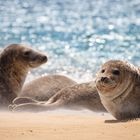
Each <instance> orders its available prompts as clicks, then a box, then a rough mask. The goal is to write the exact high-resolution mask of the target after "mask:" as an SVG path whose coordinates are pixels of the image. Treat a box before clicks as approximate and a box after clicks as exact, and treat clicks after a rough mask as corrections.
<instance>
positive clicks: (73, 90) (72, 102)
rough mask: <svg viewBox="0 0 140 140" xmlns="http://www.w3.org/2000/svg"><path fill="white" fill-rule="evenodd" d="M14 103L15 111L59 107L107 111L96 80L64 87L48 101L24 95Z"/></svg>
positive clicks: (43, 109) (37, 110)
mask: <svg viewBox="0 0 140 140" xmlns="http://www.w3.org/2000/svg"><path fill="white" fill-rule="evenodd" d="M29 102H30V103H29ZM14 103H15V104H14V105H13V106H12V109H11V110H13V111H29V112H40V111H47V110H54V109H58V108H66V109H76V110H77V109H78V110H79V109H83V108H85V109H89V110H92V111H100V112H101V111H102V112H106V110H105V108H104V106H103V105H102V103H101V101H100V97H99V95H98V93H97V90H96V88H95V82H94V81H92V82H88V83H82V84H75V85H72V86H69V87H66V88H63V89H62V90H60V91H58V92H57V93H56V94H55V95H53V96H52V97H51V98H50V99H49V100H48V101H47V102H38V101H36V100H33V99H31V98H24V97H22V98H17V99H16V100H15V101H14ZM19 103H21V104H19Z"/></svg>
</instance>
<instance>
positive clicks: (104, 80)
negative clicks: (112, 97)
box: [100, 76, 109, 83]
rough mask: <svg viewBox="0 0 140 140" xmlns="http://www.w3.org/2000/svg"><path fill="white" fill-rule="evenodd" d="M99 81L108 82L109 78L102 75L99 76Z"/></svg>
mask: <svg viewBox="0 0 140 140" xmlns="http://www.w3.org/2000/svg"><path fill="white" fill-rule="evenodd" d="M100 81H101V82H104V83H108V82H109V78H108V77H105V76H104V77H101V78H100Z"/></svg>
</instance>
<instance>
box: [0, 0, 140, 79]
mask: <svg viewBox="0 0 140 140" xmlns="http://www.w3.org/2000/svg"><path fill="white" fill-rule="evenodd" d="M10 43H26V44H29V45H31V46H32V47H34V48H37V49H39V50H41V51H43V52H46V53H47V55H48V57H49V61H48V63H47V64H46V65H44V66H42V67H41V68H40V69H37V70H36V71H34V72H33V74H34V75H40V74H43V73H63V74H68V75H70V76H72V77H74V78H79V79H82V80H88V79H90V78H91V77H92V76H93V75H94V74H95V73H96V71H97V70H98V68H99V66H100V65H101V64H102V63H104V62H105V61H107V60H109V59H122V60H123V59H125V60H128V61H130V62H132V63H133V64H136V65H140V0H0V46H1V47H3V46H5V45H7V44H10Z"/></svg>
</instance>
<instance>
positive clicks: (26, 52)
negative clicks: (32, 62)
mask: <svg viewBox="0 0 140 140" xmlns="http://www.w3.org/2000/svg"><path fill="white" fill-rule="evenodd" d="M30 53H31V52H30V51H25V52H24V54H23V55H24V56H29V55H30Z"/></svg>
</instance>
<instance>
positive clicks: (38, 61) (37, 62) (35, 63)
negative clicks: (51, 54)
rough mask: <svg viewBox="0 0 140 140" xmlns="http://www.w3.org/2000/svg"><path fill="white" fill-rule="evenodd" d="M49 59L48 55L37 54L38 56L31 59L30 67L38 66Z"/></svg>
mask: <svg viewBox="0 0 140 140" xmlns="http://www.w3.org/2000/svg"><path fill="white" fill-rule="evenodd" d="M47 60H48V58H47V56H45V55H43V56H39V57H38V56H37V57H34V58H33V59H32V60H31V61H30V63H29V65H30V67H32V68H34V67H37V66H39V65H41V64H44V63H46V62H47Z"/></svg>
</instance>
